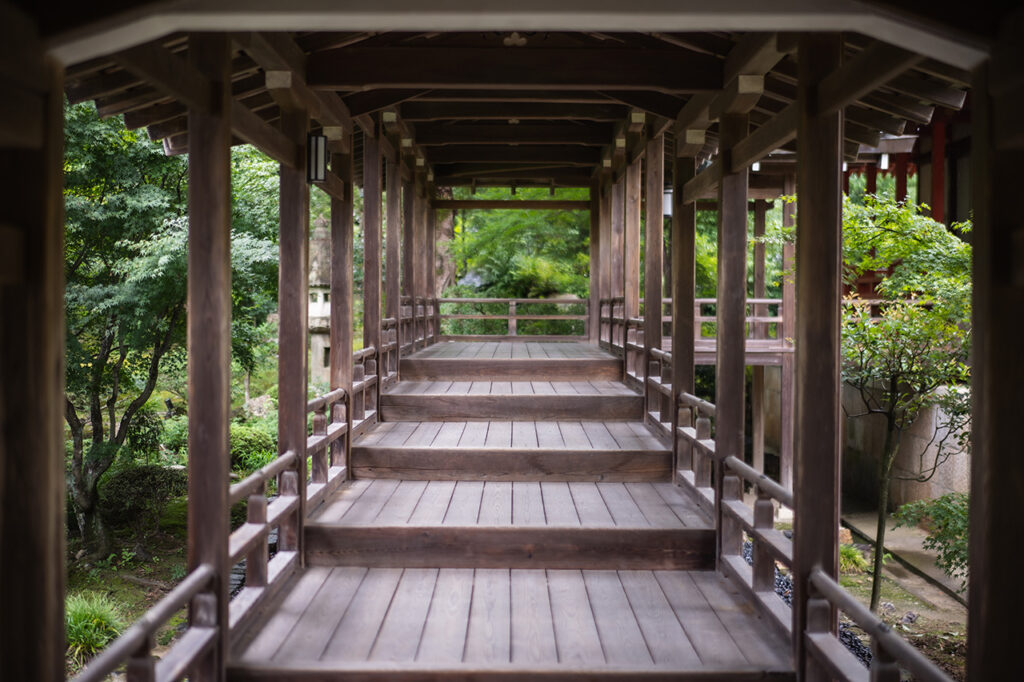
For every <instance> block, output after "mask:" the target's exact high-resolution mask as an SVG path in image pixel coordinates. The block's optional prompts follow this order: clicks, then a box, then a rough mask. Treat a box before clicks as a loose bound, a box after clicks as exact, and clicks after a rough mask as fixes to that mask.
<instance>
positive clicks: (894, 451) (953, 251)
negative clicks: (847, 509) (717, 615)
mask: <svg viewBox="0 0 1024 682" xmlns="http://www.w3.org/2000/svg"><path fill="white" fill-rule="evenodd" d="M955 227H956V228H957V229H958V230H960V231H961V232H964V231H966V230H967V229H968V226H967V225H957V226H955ZM843 233H844V234H843V261H844V267H845V274H846V276H847V277H848V281H850V282H852V281H853V280H855V279H856V278H857V277H858V276H860V275H861V274H863V273H865V272H870V271H875V272H878V273H885V274H884V276H883V278H882V281H881V283H880V284H879V285H878V293H879V295H880V296H881V298H882V302H881V304H880V306H879V307H880V310H878V314H877V315H872V306H871V304H870V302H867V301H861V300H859V299H856V298H855V297H850V298H848V300H847V305H845V306H844V309H843V319H842V324H843V334H842V372H843V380H844V381H845V382H846V383H847V384H849V385H850V386H852V387H853V388H854V389H856V390H857V392H858V394H859V395H860V400H861V403H862V406H863V407H862V410H861V411H860V412H858V413H857V414H854V415H851V416H866V415H880V416H881V417H882V418H883V419H884V420H885V425H886V427H885V429H886V430H885V439H884V445H883V447H882V453H881V455H880V457H879V461H878V469H877V484H878V526H877V535H876V541H875V557H874V580H873V584H872V590H871V608H872V610H874V609H875V608H877V606H878V599H879V591H880V587H881V577H882V559H883V557H884V554H885V552H884V550H883V547H884V542H885V530H886V527H885V520H886V514H887V511H888V506H889V486H890V483H891V480H892V476H893V464H894V463H895V461H896V457H897V455H898V454H899V448H900V442H901V435H902V434H903V432H904V431H905V430H906V428H907V427H909V426H910V425H911V424H912V423H913V422H914V420H915V419H916V418H917V417H918V415H919V414H921V411H922V410H924V409H926V408H928V407H931V406H939V407H941V408H942V409H941V410H940V414H944V415H945V418H944V419H940V420H937V421H938V428H937V433H942V434H953V436H952V437H949V436H946V435H943V436H937V438H938V441H939V442H938V447H937V448H936V453H937V454H936V455H935V459H934V460H933V461H932V462H931V463H930V464H928V465H926V466H923V467H922V471H923V473H922V474H921V475H920V477H919V480H927V479H928V478H930V477H931V476H932V475H933V474H934V472H935V470H936V469H937V467H938V466H939V465H940V464H941V463H942V462H943V461H944V460H945V458H948V457H949V455H950V454H951V453H952V452H955V451H959V450H960V449H962V448H963V447H965V445H966V441H965V439H966V436H965V435H963V434H964V431H965V429H966V427H967V426H968V425H969V415H970V409H969V401H970V395H969V389H968V388H967V384H968V382H969V379H970V370H969V368H968V365H967V358H968V352H969V348H970V338H971V335H970V287H971V285H970V281H971V272H970V263H971V249H970V246H969V245H968V244H967V243H966V242H964V241H963V240H961V239H960V238H959V237H958V236H956V235H955V234H953V233H952V232H951V231H950V230H949V229H947V228H946V226H945V225H942V224H941V223H937V222H935V221H933V220H931V219H930V218H928V217H927V216H924V215H922V213H921V210H920V207H919V206H916V205H914V204H910V203H906V204H900V203H896V202H895V201H893V200H891V199H877V198H875V197H873V196H870V195H869V196H868V197H866V198H865V201H864V203H863V204H855V203H853V202H851V201H849V200H847V201H846V203H845V204H844V211H843ZM957 434H960V435H959V436H958V435H957ZM920 456H921V457H923V456H924V453H921V455H920Z"/></svg>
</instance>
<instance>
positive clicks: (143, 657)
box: [124, 634, 156, 682]
mask: <svg viewBox="0 0 1024 682" xmlns="http://www.w3.org/2000/svg"><path fill="white" fill-rule="evenodd" d="M154 646H156V639H155V638H154V637H153V635H152V634H148V635H147V636H146V637H145V638H144V640H143V643H142V644H140V645H139V648H138V649H137V650H136V652H135V654H134V655H133V656H132V657H131V658H130V659H128V663H127V665H126V666H125V671H124V672H125V682H156V658H154V657H153V647H154Z"/></svg>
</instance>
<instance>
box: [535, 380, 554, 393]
mask: <svg viewBox="0 0 1024 682" xmlns="http://www.w3.org/2000/svg"><path fill="white" fill-rule="evenodd" d="M531 386H532V387H533V392H534V393H536V394H537V395H555V387H554V386H552V385H551V382H550V381H533V382H531Z"/></svg>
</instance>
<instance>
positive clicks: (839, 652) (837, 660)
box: [804, 569, 951, 682]
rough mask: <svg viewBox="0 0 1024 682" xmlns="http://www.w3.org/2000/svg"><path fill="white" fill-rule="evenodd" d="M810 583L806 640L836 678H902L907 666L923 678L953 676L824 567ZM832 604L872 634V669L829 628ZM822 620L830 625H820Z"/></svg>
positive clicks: (943, 680)
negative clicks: (863, 663) (866, 667)
mask: <svg viewBox="0 0 1024 682" xmlns="http://www.w3.org/2000/svg"><path fill="white" fill-rule="evenodd" d="M810 583H811V595H810V600H809V602H808V606H807V610H808V623H809V626H808V632H805V633H804V641H805V642H806V643H807V652H808V653H809V654H810V656H811V657H812V658H813V659H815V660H816V661H817V662H818V663H819V664H820V665H821V666H822V667H823V668H824V669H825V671H826V672H827V673H828V674H829V675H830V676H831V677H832V678H834V679H838V680H846V682H862V681H863V682H867V680H871V682H899V680H900V679H901V676H900V668H903V669H906V670H907V671H908V672H910V673H912V674H913V675H914V679H915V680H920V682H951V678H950V677H949V676H948V675H946V674H945V673H944V672H942V670H940V669H939V668H938V666H936V665H935V664H934V663H932V662H931V661H930V660H928V659H927V658H925V656H924V655H923V654H922V653H921V652H920V651H918V650H917V649H916V648H915V647H914V646H913V645H911V644H910V643H909V642H907V640H905V639H903V637H901V636H900V635H899V634H898V633H896V632H895V631H894V630H893V629H892V628H891V627H889V626H888V625H887V624H886V623H883V622H882V620H881V619H879V618H878V616H876V615H875V614H873V613H871V611H870V610H868V608H867V607H866V606H864V605H863V604H861V603H860V602H859V601H857V600H856V599H854V598H853V596H851V595H850V593H849V592H847V591H846V590H844V589H843V588H842V586H841V585H839V583H837V582H836V581H834V580H833V579H832V578H831V577H829V575H828V574H827V573H825V572H824V571H822V570H821V569H817V570H815V571H812V572H811V577H810ZM829 605H832V606H835V607H836V608H837V609H839V610H840V611H842V612H843V613H845V614H846V615H847V616H849V618H850V619H851V620H852V621H853V622H855V623H856V624H857V625H858V626H859V627H860V628H861V629H862V630H863V631H864V632H866V633H867V634H868V635H869V636H870V637H871V653H872V661H871V669H870V671H869V670H866V669H865V668H864V666H863V665H861V663H860V661H859V660H857V658H856V657H854V656H853V654H851V653H850V652H849V651H848V650H847V649H846V647H844V646H843V645H842V644H841V643H840V642H839V640H838V639H837V638H836V637H835V635H833V634H832V633H831V632H830V631H829V629H828V627H827V624H828V622H829V620H830V619H829V616H828V614H829V613H830V611H831V608H830V606H829ZM814 615H824V616H825V618H814V617H813V616H814ZM820 623H823V624H825V625H826V627H823V628H822V627H818V625H817V624H820ZM812 626H813V627H814V629H813V630H812V629H811V627H812Z"/></svg>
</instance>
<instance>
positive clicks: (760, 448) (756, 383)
mask: <svg viewBox="0 0 1024 682" xmlns="http://www.w3.org/2000/svg"><path fill="white" fill-rule="evenodd" d="M767 212H768V202H767V201H765V200H764V199H758V200H756V201H754V240H755V241H754V298H764V291H765V285H764V271H765V248H764V242H763V241H761V240H760V238H761V237H764V228H765V217H766V214H767ZM753 308H754V317H767V316H768V306H766V305H764V304H763V303H758V304H755V305H754V306H753ZM753 332H754V334H753V336H754V338H755V339H767V338H768V324H767V323H766V322H755V323H754V324H753ZM752 369H753V377H752V382H751V387H750V431H751V434H750V435H751V440H752V441H753V443H752V445H753V447H752V450H753V452H752V454H753V465H754V468H755V469H757V470H758V471H760V472H761V473H764V398H765V396H764V365H755V366H754V367H753V368H752Z"/></svg>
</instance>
